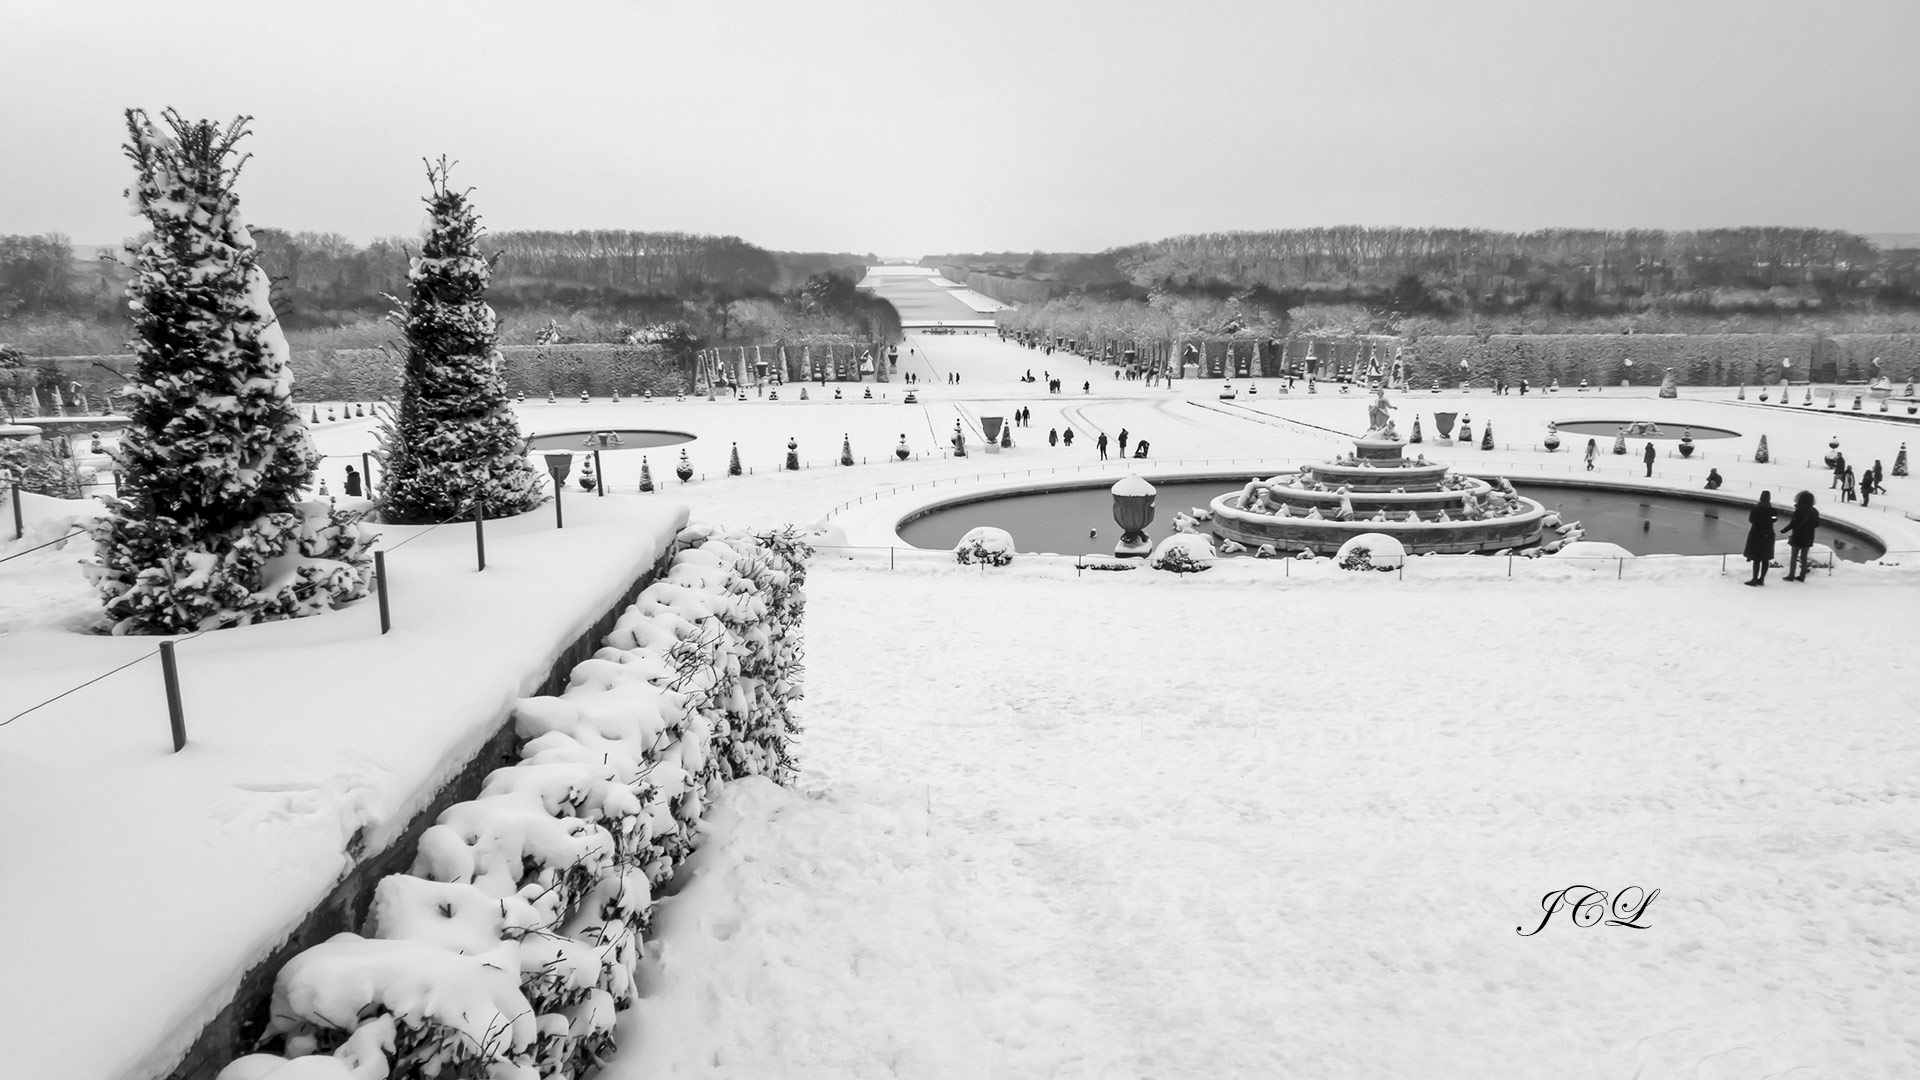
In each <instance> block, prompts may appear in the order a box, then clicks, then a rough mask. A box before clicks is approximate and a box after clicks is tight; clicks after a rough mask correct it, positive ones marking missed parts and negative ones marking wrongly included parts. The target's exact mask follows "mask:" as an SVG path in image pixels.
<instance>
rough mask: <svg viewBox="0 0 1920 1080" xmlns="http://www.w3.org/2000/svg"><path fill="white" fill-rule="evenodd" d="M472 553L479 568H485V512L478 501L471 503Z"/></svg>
mask: <svg viewBox="0 0 1920 1080" xmlns="http://www.w3.org/2000/svg"><path fill="white" fill-rule="evenodd" d="M473 553H474V555H475V557H476V558H478V559H479V562H480V569H481V570H485V569H486V568H487V513H486V510H485V508H483V507H482V506H481V505H480V504H479V503H474V504H473Z"/></svg>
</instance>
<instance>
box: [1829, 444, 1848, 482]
mask: <svg viewBox="0 0 1920 1080" xmlns="http://www.w3.org/2000/svg"><path fill="white" fill-rule="evenodd" d="M1846 472H1847V455H1845V454H1843V453H1841V452H1840V451H1838V450H1835V451H1834V452H1833V483H1831V484H1828V485H1827V490H1828V491H1832V490H1834V489H1835V488H1838V487H1839V486H1840V479H1841V477H1843V476H1845V475H1846Z"/></svg>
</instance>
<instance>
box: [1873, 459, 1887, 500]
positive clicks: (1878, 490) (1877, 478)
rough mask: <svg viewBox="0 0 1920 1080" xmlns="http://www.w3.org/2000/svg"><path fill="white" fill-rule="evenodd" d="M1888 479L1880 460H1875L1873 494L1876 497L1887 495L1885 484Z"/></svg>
mask: <svg viewBox="0 0 1920 1080" xmlns="http://www.w3.org/2000/svg"><path fill="white" fill-rule="evenodd" d="M1886 478H1887V470H1885V469H1883V468H1881V467H1880V459H1879V458H1875V459H1874V460H1873V493H1874V494H1875V495H1885V494H1886V493H1887V486H1886V484H1885V483H1884V482H1883V481H1885V480H1886Z"/></svg>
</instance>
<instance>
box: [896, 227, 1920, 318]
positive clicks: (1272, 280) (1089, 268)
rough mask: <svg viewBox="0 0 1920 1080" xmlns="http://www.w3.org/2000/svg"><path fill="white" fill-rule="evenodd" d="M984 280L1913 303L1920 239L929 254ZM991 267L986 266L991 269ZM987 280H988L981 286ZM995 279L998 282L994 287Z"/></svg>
mask: <svg viewBox="0 0 1920 1080" xmlns="http://www.w3.org/2000/svg"><path fill="white" fill-rule="evenodd" d="M927 261H928V262H929V264H931V265H937V266H941V267H944V268H946V270H947V272H948V273H949V276H952V274H953V273H955V272H958V273H961V274H963V275H967V276H968V277H969V279H970V278H971V275H975V274H978V275H981V276H982V280H981V281H980V282H978V283H976V282H973V281H971V280H969V283H970V284H973V285H974V287H975V288H981V290H982V291H984V292H988V293H989V295H999V294H1000V293H1010V292H1016V291H1020V292H1024V293H1025V294H1026V295H1025V298H1026V299H1027V301H1028V302H1032V301H1033V299H1034V298H1035V291H1034V290H1035V287H1036V286H1037V287H1038V288H1039V289H1041V290H1044V292H1045V296H1044V297H1042V298H1043V299H1044V298H1053V297H1061V296H1070V295H1086V296H1094V297H1098V298H1103V299H1116V300H1124V299H1138V300H1144V299H1146V298H1148V297H1150V296H1154V295H1165V294H1172V295H1185V296H1211V297H1214V298H1221V299H1224V298H1227V297H1229V296H1243V297H1244V296H1247V295H1249V294H1255V293H1263V294H1265V295H1264V296H1263V297H1262V299H1263V301H1264V303H1266V304H1274V303H1277V304H1280V305H1283V306H1286V307H1298V306H1302V305H1307V304H1358V305H1362V306H1365V307H1367V308H1369V309H1371V310H1373V311H1376V312H1378V313H1380V314H1388V315H1399V316H1434V317H1449V316H1468V315H1478V314H1505V313H1514V312H1529V311H1531V312H1549V313H1564V314H1570V315H1575V316H1610V315H1619V314H1623V313H1631V312H1637V311H1663V312H1697V313H1701V314H1707V315H1730V314H1753V313H1794V314H1798V313H1813V312H1830V311H1837V310H1881V311H1885V310H1911V309H1915V308H1920V252H1915V251H1912V250H1906V249H1899V250H1892V251H1882V250H1880V249H1878V248H1875V247H1874V246H1873V245H1872V244H1871V243H1869V242H1868V241H1867V240H1866V239H1865V238H1863V237H1860V236H1856V235H1853V234H1851V233H1845V232H1838V231H1834V230H1823V229H1791V228H1741V229H1706V230H1698V231H1692V232H1665V231H1661V230H1652V229H1631V230H1620V231H1616V230H1597V229H1547V230H1542V231H1539V232H1530V233H1509V232H1496V231H1492V230H1486V229H1412V228H1364V227H1359V226H1340V227H1333V228H1315V229H1283V230H1273V231H1266V232H1220V233H1203V234H1196V235H1190V236H1177V237H1173V238H1170V239H1166V240H1159V241H1154V242H1151V243H1144V244H1134V245H1130V246H1127V247H1120V248H1113V249H1111V250H1108V251H1104V252H1100V253H1097V254H1046V253H1032V254H1023V253H1006V252H1002V253H988V254H977V255H943V256H938V257H935V258H931V259H929V260H927ZM995 279H998V280H995ZM983 285H984V286H985V287H984V288H983V287H982V286H983ZM996 289H997V290H998V292H996Z"/></svg>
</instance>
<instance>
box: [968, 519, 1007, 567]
mask: <svg viewBox="0 0 1920 1080" xmlns="http://www.w3.org/2000/svg"><path fill="white" fill-rule="evenodd" d="M953 556H954V559H955V561H957V562H959V563H960V565H962V566H970V565H972V564H973V563H977V562H978V563H986V564H987V565H988V566H1005V565H1007V564H1008V563H1010V562H1012V561H1013V535H1012V534H1011V533H1009V532H1007V530H1005V529H996V528H994V527H993V526H991V525H982V526H980V527H979V528H976V529H970V530H968V531H967V534H966V535H965V536H962V537H961V538H960V542H959V543H958V544H955V545H954V548H953Z"/></svg>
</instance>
